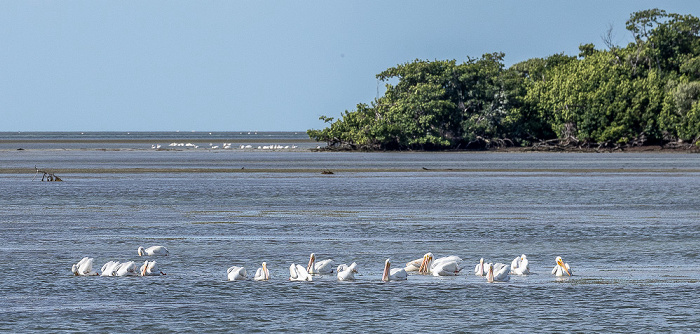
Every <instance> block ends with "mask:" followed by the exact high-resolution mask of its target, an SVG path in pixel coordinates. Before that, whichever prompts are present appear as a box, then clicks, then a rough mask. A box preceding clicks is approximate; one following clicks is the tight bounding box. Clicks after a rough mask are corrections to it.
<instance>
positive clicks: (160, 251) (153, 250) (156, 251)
mask: <svg viewBox="0 0 700 334" xmlns="http://www.w3.org/2000/svg"><path fill="white" fill-rule="evenodd" d="M137 252H138V253H139V256H144V255H168V254H170V253H169V252H168V249H167V248H165V247H163V246H151V247H148V248H146V249H143V247H139V249H138V250H137Z"/></svg>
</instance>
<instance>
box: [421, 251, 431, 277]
mask: <svg viewBox="0 0 700 334" xmlns="http://www.w3.org/2000/svg"><path fill="white" fill-rule="evenodd" d="M431 264H433V253H425V255H423V262H421V264H420V268H419V269H418V272H419V273H421V274H429V273H430V265H431Z"/></svg>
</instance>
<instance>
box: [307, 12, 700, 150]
mask: <svg viewBox="0 0 700 334" xmlns="http://www.w3.org/2000/svg"><path fill="white" fill-rule="evenodd" d="M626 28H627V30H629V31H630V32H631V33H632V36H633V37H634V41H633V42H631V43H629V44H628V45H627V46H626V47H620V46H616V45H614V44H613V43H612V28H610V29H609V30H608V32H607V34H606V35H603V42H604V44H605V46H606V48H603V49H599V48H596V47H595V45H593V44H582V45H580V46H579V50H580V53H579V54H578V55H577V56H567V55H564V54H554V55H551V56H548V57H546V58H532V59H528V60H526V61H523V62H520V63H517V64H514V65H512V66H510V67H508V68H506V67H505V65H504V63H503V58H504V54H503V53H500V52H495V53H489V54H484V55H483V56H481V57H480V58H470V57H468V58H467V60H466V61H465V62H463V63H459V64H458V63H457V62H456V61H455V60H434V61H427V60H415V61H412V62H408V63H405V64H400V65H397V66H395V67H392V68H389V69H387V70H385V71H383V72H382V73H379V74H377V78H378V79H379V80H381V81H383V82H384V83H385V84H386V92H385V94H384V95H383V96H381V97H378V98H376V99H375V100H374V101H372V102H371V103H369V104H367V103H359V104H357V106H356V109H355V110H353V111H347V110H346V111H345V112H343V113H342V114H341V117H340V118H338V119H334V118H331V117H326V116H321V119H322V120H324V121H325V122H326V124H327V127H326V128H323V129H320V130H317V129H310V130H308V131H307V133H308V135H309V137H310V138H312V139H315V140H317V141H323V142H326V143H327V144H328V146H329V147H336V148H349V149H369V150H403V149H413V150H442V149H484V148H493V147H502V146H531V145H536V144H538V143H539V144H541V143H544V142H556V143H558V144H562V145H577V146H581V145H598V146H601V145H603V146H611V145H618V146H619V145H625V146H629V145H632V146H635V145H657V144H664V143H669V142H674V143H678V142H684V143H692V144H695V145H700V141H699V139H700V103H699V102H698V101H699V100H700V36H698V33H699V32H700V20H699V19H698V18H697V17H694V16H692V15H680V14H674V13H667V12H666V11H664V10H661V9H650V10H644V11H639V12H635V13H632V14H631V15H630V19H629V20H628V21H627V22H626ZM392 83H393V84H392Z"/></svg>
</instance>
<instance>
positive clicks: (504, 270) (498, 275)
mask: <svg viewBox="0 0 700 334" xmlns="http://www.w3.org/2000/svg"><path fill="white" fill-rule="evenodd" d="M494 267H496V268H494ZM494 271H495V272H494ZM509 280H510V266H508V265H505V264H502V263H496V265H495V266H494V265H492V264H490V263H489V264H488V273H487V274H486V281H488V282H489V283H493V282H508V281H509Z"/></svg>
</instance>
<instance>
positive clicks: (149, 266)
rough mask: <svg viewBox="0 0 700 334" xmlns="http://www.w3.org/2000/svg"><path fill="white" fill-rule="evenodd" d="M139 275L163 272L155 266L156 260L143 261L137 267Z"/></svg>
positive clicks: (156, 274)
mask: <svg viewBox="0 0 700 334" xmlns="http://www.w3.org/2000/svg"><path fill="white" fill-rule="evenodd" d="M139 272H140V273H141V276H160V275H165V273H164V272H162V271H160V270H159V269H158V268H156V261H148V260H146V261H144V262H143V265H142V266H141V268H140V269H139Z"/></svg>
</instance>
